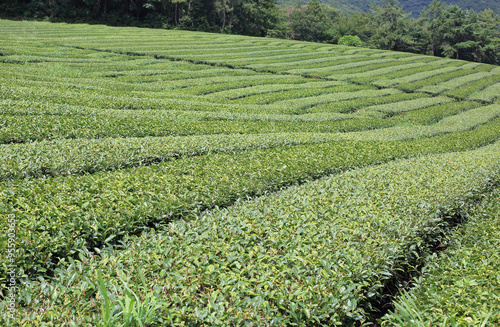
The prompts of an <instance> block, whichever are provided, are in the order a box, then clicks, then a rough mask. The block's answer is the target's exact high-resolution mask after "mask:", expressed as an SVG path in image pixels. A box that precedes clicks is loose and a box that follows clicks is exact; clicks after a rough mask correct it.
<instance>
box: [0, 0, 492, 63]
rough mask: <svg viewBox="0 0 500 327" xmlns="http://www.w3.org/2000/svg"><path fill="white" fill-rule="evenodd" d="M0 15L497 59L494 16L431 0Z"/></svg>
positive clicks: (13, 1) (58, 4)
mask: <svg viewBox="0 0 500 327" xmlns="http://www.w3.org/2000/svg"><path fill="white" fill-rule="evenodd" d="M298 3H300V1H299V2H298ZM0 16H2V17H3V18H17V19H45V20H50V21H65V22H75V23H103V24H108V25H115V26H141V27H153V28H167V29H173V28H176V29H186V30H194V31H204V32H214V33H228V34H241V35H251V36H268V37H276V38H286V39H296V40H303V41H311V42H325V43H334V44H336V43H339V44H347V45H354V46H366V47H372V48H378V49H386V50H395V51H405V52H413V53H419V54H430V55H434V56H440V57H449V58H456V59H463V60H469V61H476V62H483V63H491V64H500V17H499V16H498V15H497V14H496V13H494V12H493V11H492V10H490V9H487V10H483V11H480V12H476V11H474V10H464V9H461V8H460V7H458V6H456V5H447V4H445V3H443V2H442V1H438V0H433V1H432V3H430V5H429V7H428V8H424V10H423V11H422V12H421V13H420V15H419V16H418V17H417V18H413V17H411V15H410V14H409V13H406V12H405V11H404V10H403V8H402V7H401V5H400V3H399V2H398V1H397V0H384V1H383V2H382V5H374V6H372V7H371V12H370V13H362V12H359V13H352V14H346V13H343V12H341V11H340V10H338V9H335V8H333V7H330V6H328V5H321V4H320V3H319V2H318V0H311V1H310V2H309V3H308V4H307V5H306V6H300V5H296V6H286V7H278V6H277V5H276V0H4V1H3V3H2V4H0Z"/></svg>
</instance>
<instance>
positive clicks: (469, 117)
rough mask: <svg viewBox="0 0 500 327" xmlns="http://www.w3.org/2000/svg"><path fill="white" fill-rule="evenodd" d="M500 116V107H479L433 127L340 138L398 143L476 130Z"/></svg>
mask: <svg viewBox="0 0 500 327" xmlns="http://www.w3.org/2000/svg"><path fill="white" fill-rule="evenodd" d="M499 116H500V105H497V104H493V105H489V106H484V107H478V108H474V109H470V110H467V111H465V112H462V113H459V114H457V115H454V116H448V117H445V118H443V119H441V120H440V121H438V122H437V123H435V124H433V125H416V126H394V127H388V128H383V129H376V130H371V131H363V132H354V133H345V134H341V135H339V136H338V139H344V140H358V141H360V140H363V141H369V140H377V141H396V140H408V139H418V138H423V137H432V136H435V135H439V134H443V133H454V132H461V131H466V130H469V129H473V128H476V127H478V126H480V125H482V124H485V123H487V122H489V121H492V120H494V119H498V117H499Z"/></svg>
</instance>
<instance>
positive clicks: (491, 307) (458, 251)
mask: <svg viewBox="0 0 500 327" xmlns="http://www.w3.org/2000/svg"><path fill="white" fill-rule="evenodd" d="M449 242H450V243H451V246H450V247H449V248H447V249H446V250H445V251H444V252H443V253H441V254H436V255H434V256H433V257H432V258H430V259H429V260H428V263H427V265H426V267H425V269H424V271H423V272H422V276H421V277H420V278H419V279H418V280H417V282H416V286H415V288H413V289H411V290H410V291H409V292H408V293H406V294H405V295H403V296H401V298H400V299H399V300H398V301H397V302H396V303H395V309H396V310H394V312H391V313H390V314H388V315H387V316H386V317H385V324H386V326H418V327H425V326H498V325H499V324H500V279H499V275H498V272H499V271H500V255H499V252H498V248H499V247H500V192H499V191H498V189H497V190H496V191H494V192H493V193H492V194H488V195H486V196H485V197H484V199H483V201H482V203H481V205H480V206H479V208H478V212H476V213H475V214H474V216H472V217H471V218H470V221H469V222H468V223H467V224H465V226H463V227H462V228H460V229H459V230H458V231H457V232H456V233H455V234H454V235H453V236H452V237H451V238H450V240H449Z"/></svg>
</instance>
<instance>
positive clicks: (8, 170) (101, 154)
mask: <svg viewBox="0 0 500 327" xmlns="http://www.w3.org/2000/svg"><path fill="white" fill-rule="evenodd" d="M477 106H478V104H477V103H474V102H459V103H451V104H450V103H447V104H443V105H436V106H432V107H429V108H427V109H421V110H415V111H412V112H411V113H408V114H407V115H403V116H395V117H392V118H389V119H388V120H389V121H390V122H391V123H392V124H393V125H399V124H405V123H406V124H415V125H420V124H424V125H427V126H412V127H410V126H409V127H391V128H385V129H380V130H373V131H365V132H363V133H350V134H342V135H340V134H338V133H268V134H229V135H225V134H219V135H195V136H184V137H178V136H171V137H144V138H104V139H75V140H72V139H69V140H65V139H62V140H61V139H59V140H44V141H40V142H31V143H25V144H6V145H3V146H0V157H2V158H3V159H4V160H3V161H2V163H1V165H0V180H6V179H16V178H30V177H44V176H57V175H75V174H85V173H95V172H98V171H103V170H116V169H122V168H127V167H135V166H141V165H150V164H153V163H159V162H162V161H168V160H172V159H176V158H179V157H189V156H199V155H205V154H210V153H230V152H234V151H243V150H248V149H255V148H271V147H278V146H287V145H297V144H306V143H309V144H312V143H323V142H331V141H335V140H342V139H349V138H354V139H361V140H367V139H385V140H394V139H411V138H418V137H422V136H424V135H436V134H440V133H444V132H447V133H449V132H458V131H463V130H467V129H469V128H471V127H477V126H478V125H480V124H484V123H486V122H487V121H488V120H490V119H491V117H495V115H496V114H495V110H494V109H495V108H497V107H498V106H496V107H494V108H489V107H481V108H476V109H474V108H475V107H477ZM491 107H493V106H491ZM467 109H469V110H467ZM464 111H465V112H464ZM450 115H451V116H450ZM453 115H455V116H453ZM301 116H308V115H301ZM448 116H449V117H448ZM217 117H219V118H221V115H220V114H219V115H217ZM445 117H446V118H445ZM316 118H317V117H316ZM436 121H439V122H438V123H436V124H434V125H430V124H431V123H435V122H436ZM424 131H426V133H424ZM481 131H482V129H479V130H477V132H478V133H481Z"/></svg>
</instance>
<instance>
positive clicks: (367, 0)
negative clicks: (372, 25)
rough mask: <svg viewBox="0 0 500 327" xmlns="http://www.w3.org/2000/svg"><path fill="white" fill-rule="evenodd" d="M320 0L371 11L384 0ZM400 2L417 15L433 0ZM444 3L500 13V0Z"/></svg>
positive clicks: (293, 3)
mask: <svg viewBox="0 0 500 327" xmlns="http://www.w3.org/2000/svg"><path fill="white" fill-rule="evenodd" d="M308 2H309V1H308V0H301V1H300V4H302V5H305V4H307V3H308ZM320 2H321V3H323V4H326V5H330V6H332V7H333V8H337V9H340V10H341V11H344V12H355V11H365V12H369V11H370V5H371V4H377V5H381V4H382V1H380V0H350V1H348V0H320ZM399 2H400V3H401V6H403V7H404V9H405V11H406V12H411V13H412V15H413V16H414V17H417V16H418V15H419V14H420V13H421V12H422V10H423V9H424V7H425V8H429V4H430V3H431V2H432V0H399ZM278 3H279V4H281V5H291V6H296V5H297V4H298V3H299V2H298V1H294V0H280V1H278ZM443 3H446V4H448V5H457V6H459V7H460V8H462V9H474V10H475V11H477V12H479V11H483V10H485V9H492V10H493V11H494V12H495V13H497V14H500V2H498V1H496V0H483V1H472V0H443Z"/></svg>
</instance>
